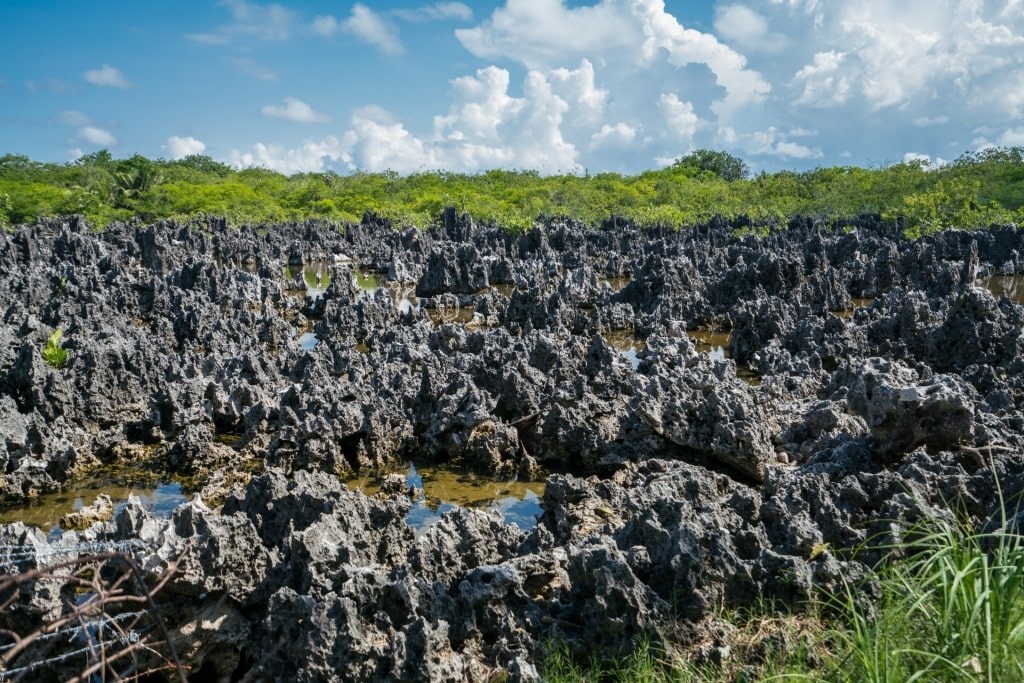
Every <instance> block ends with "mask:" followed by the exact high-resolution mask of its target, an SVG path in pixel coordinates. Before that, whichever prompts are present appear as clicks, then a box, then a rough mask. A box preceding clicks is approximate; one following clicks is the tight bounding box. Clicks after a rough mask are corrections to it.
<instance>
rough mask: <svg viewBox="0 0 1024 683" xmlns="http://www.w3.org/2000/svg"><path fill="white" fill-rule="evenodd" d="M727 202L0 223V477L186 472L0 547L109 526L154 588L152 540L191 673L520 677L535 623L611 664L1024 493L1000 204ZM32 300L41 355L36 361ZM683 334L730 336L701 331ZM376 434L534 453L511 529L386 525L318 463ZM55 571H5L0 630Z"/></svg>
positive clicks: (34, 555) (517, 462) (399, 515)
mask: <svg viewBox="0 0 1024 683" xmlns="http://www.w3.org/2000/svg"><path fill="white" fill-rule="evenodd" d="M746 227H749V221H748V222H743V221H739V222H737V223H735V224H730V223H728V222H727V221H724V220H722V219H715V220H713V221H711V222H709V223H708V224H705V225H700V226H696V227H693V228H688V229H683V230H671V229H668V228H658V229H651V230H641V229H638V228H636V227H635V226H632V225H630V224H629V223H628V222H626V221H623V220H621V219H616V220H613V221H609V222H608V223H607V224H606V225H604V226H600V227H596V228H588V227H587V226H584V225H582V224H579V223H576V222H573V221H568V220H547V221H541V222H538V224H537V225H536V226H535V227H534V228H533V229H531V230H528V231H526V232H524V233H521V234H515V233H511V232H508V231H506V230H503V229H501V228H500V227H496V226H491V225H480V224H476V223H474V222H473V221H472V220H470V219H469V218H468V217H466V216H460V215H458V214H457V213H456V212H455V211H453V210H446V211H445V212H444V213H443V214H442V215H441V216H440V218H439V219H438V221H437V222H436V223H435V224H434V225H432V226H429V227H428V228H427V229H423V230H405V231H398V230H394V229H392V227H391V225H390V223H389V221H387V220H386V219H382V218H380V217H377V216H375V215H373V214H370V213H368V214H367V215H366V216H365V217H364V220H363V221H362V222H361V223H360V224H353V225H345V226H336V225H330V224H323V223H316V222H309V223H304V224H286V225H276V226H262V227H258V228H257V227H255V226H244V227H242V228H238V229H236V228H231V227H229V226H227V224H226V222H225V221H222V220H219V219H206V220H202V221H194V222H191V223H177V222H164V223H159V224H156V225H150V226H145V227H139V226H138V225H123V224H115V225H112V226H110V227H108V228H106V229H104V230H100V231H95V232H94V231H92V230H91V229H90V228H89V226H87V225H85V224H84V221H82V220H81V219H80V218H77V217H71V218H67V219H55V220H45V221H40V222H39V223H37V224H34V225H25V226H18V227H17V228H15V229H14V230H13V231H12V232H0V499H2V502H3V503H4V504H17V503H19V502H23V501H25V500H27V499H28V498H30V497H31V496H34V495H36V494H38V493H43V492H47V491H55V490H59V489H61V488H63V487H66V486H68V485H69V484H71V483H73V482H74V481H75V479H76V477H77V476H79V474H82V473H84V472H87V471H89V470H91V469H93V468H95V467H97V466H99V465H111V464H118V463H122V464H123V463H125V462H128V461H133V462H136V461H141V462H142V463H143V466H144V467H147V468H149V469H153V470H156V471H162V472H164V473H166V474H178V475H187V476H189V477H191V478H192V480H193V481H194V482H195V483H194V484H193V487H192V488H193V489H194V492H198V493H200V494H201V495H200V496H199V497H197V498H195V499H193V500H192V501H191V502H189V503H187V504H185V505H182V506H180V507H178V508H177V509H176V510H175V511H174V513H173V514H172V515H171V517H170V519H161V518H157V517H154V516H153V515H152V514H151V513H150V512H149V511H147V510H145V509H144V508H143V507H142V506H141V505H139V504H138V501H135V502H132V503H130V504H129V505H128V507H127V508H125V509H124V510H122V511H121V512H120V513H119V514H118V515H117V516H116V517H115V519H114V520H113V521H99V522H97V523H95V524H93V525H92V526H90V527H89V528H87V529H85V530H82V531H77V532H71V531H69V532H65V533H64V534H63V535H59V536H56V537H53V538H50V539H47V538H46V537H45V536H44V535H43V534H41V533H40V532H39V531H37V530H33V529H30V528H28V527H26V526H25V525H23V524H20V523H19V524H13V525H8V526H5V527H0V547H2V549H0V571H3V572H4V573H7V574H13V573H18V572H24V571H30V570H33V569H37V568H40V567H45V566H48V565H47V563H52V562H53V559H52V558H53V557H56V556H57V555H60V556H61V557H68V556H69V555H70V556H75V555H74V553H76V552H79V551H78V550H73V549H76V548H79V547H80V545H79V544H82V543H99V544H103V543H108V544H115V545H116V547H126V548H131V552H132V553H133V556H134V557H136V559H137V562H138V564H139V566H140V567H141V569H142V571H143V572H144V573H145V574H146V575H147V577H148V579H149V580H151V581H154V582H155V581H156V580H157V577H158V576H159V575H160V574H161V572H163V571H165V570H167V569H168V568H170V567H174V569H175V571H174V573H173V575H172V576H171V579H170V580H169V581H168V582H167V583H166V585H165V586H164V587H163V589H162V593H161V594H160V598H161V604H166V605H170V606H172V607H170V608H168V611H167V612H166V614H165V617H164V618H165V620H166V622H167V625H168V628H169V630H170V635H171V637H172V640H173V642H175V643H176V647H177V649H178V651H179V652H181V653H182V654H183V656H184V658H185V660H186V663H187V665H188V666H190V667H192V668H193V670H200V669H203V668H204V666H205V667H206V669H205V670H207V671H212V672H214V673H215V674H216V675H217V676H220V677H226V678H234V679H238V680H241V679H246V678H248V679H254V678H255V679H258V678H260V677H262V678H263V679H265V680H359V681H378V680H379V681H385V680H408V681H412V680H424V679H425V680H431V681H475V680H487V679H488V678H491V680H499V679H501V677H507V678H508V679H509V680H535V679H536V678H537V677H538V675H539V672H538V669H537V666H538V662H539V658H540V657H541V655H542V651H543V647H544V644H545V642H548V641H549V639H551V638H556V639H558V640H560V641H562V642H564V643H566V644H567V645H568V646H569V647H570V648H571V650H572V651H573V652H574V653H576V654H578V655H580V656H582V657H591V656H608V657H614V656H615V655H616V654H619V653H622V652H625V651H627V650H628V649H629V648H630V647H631V644H632V643H634V642H636V638H638V637H639V636H644V635H646V636H648V637H657V634H658V632H659V626H660V625H661V624H664V623H665V622H666V621H667V620H670V619H675V620H682V621H683V622H685V623H695V622H698V621H699V620H702V619H706V618H708V617H710V616H713V612H714V610H715V609H716V608H717V607H718V606H721V605H725V606H728V607H743V606H750V605H756V604H762V601H764V600H768V601H772V600H774V601H777V602H778V603H779V604H784V605H794V604H797V605H798V604H800V602H801V601H804V600H807V599H809V598H810V597H811V596H813V595H814V594H815V593H816V592H819V591H823V590H824V591H828V590H835V589H838V588H839V587H840V586H842V585H844V582H850V581H856V580H857V579H859V578H860V577H866V576H870V574H871V571H872V570H873V568H874V563H875V562H877V561H879V560H880V559H881V557H882V555H883V554H884V551H883V550H882V548H883V547H884V545H885V544H886V543H888V542H891V541H893V540H898V539H899V538H900V537H901V534H903V533H904V532H905V531H906V530H907V528H908V527H909V526H910V525H912V524H914V523H916V522H917V521H919V520H921V519H924V518H926V517H928V516H943V517H946V518H950V517H951V515H953V514H954V512H953V511H954V510H955V511H957V512H958V513H960V514H967V515H968V516H969V520H970V522H971V523H973V524H975V525H977V526H978V528H993V525H997V524H998V523H1000V519H999V515H998V508H999V495H1000V493H999V492H1001V495H1002V496H1003V497H1004V499H1007V500H1009V499H1013V498H1014V496H1017V495H1018V494H1020V493H1021V491H1024V418H1022V416H1021V410H1022V408H1024V338H1022V334H1021V330H1022V328H1024V307H1022V306H1021V305H1020V304H1019V303H1017V302H1014V301H1011V300H1010V299H1008V298H1005V297H1003V298H999V299H997V298H995V297H993V296H992V295H991V294H990V293H989V292H988V291H987V290H985V289H984V288H983V287H982V286H981V284H982V282H983V280H982V278H984V277H985V276H987V275H990V274H1001V275H1014V274H1017V273H1020V272H1022V271H1024V258H1022V257H1021V256H1020V255H1021V254H1024V244H1022V242H1024V231H1021V230H1019V229H1017V228H1016V227H1015V226H1007V227H994V228H992V229H991V230H988V231H983V232H974V233H968V232H947V233H941V234H936V235H932V236H929V237H927V238H923V239H920V240H916V241H908V240H905V239H903V238H902V237H901V236H900V234H899V231H898V229H897V228H896V227H895V226H892V225H890V224H886V223H883V222H882V221H880V220H879V219H878V218H877V217H872V216H864V217H861V218H859V219H856V220H851V221H848V222H846V223H843V224H840V225H837V226H835V227H833V228H822V227H820V225H819V224H816V223H815V222H814V221H813V220H810V219H804V218H795V219H793V220H792V221H790V223H789V225H788V226H786V229H773V230H769V231H768V232H767V234H765V235H764V236H758V235H755V234H744V232H743V229H744V228H746ZM310 264H317V266H316V267H317V268H318V269H319V271H320V272H322V273H326V274H328V275H329V277H330V285H329V286H328V287H327V288H326V291H324V292H323V293H322V294H320V295H318V296H312V295H311V294H310V292H309V290H308V288H307V286H306V282H305V279H304V277H303V276H302V273H301V268H302V267H303V266H305V265H310ZM286 266H287V267H288V268H289V271H288V272H289V276H287V277H286V273H285V267H286ZM358 272H373V273H376V274H377V279H378V288H377V292H376V293H375V294H372V295H371V294H369V293H367V292H365V291H361V290H360V287H359V286H358V283H357V281H356V279H355V275H356V273H358ZM619 278H628V279H629V282H628V283H625V284H624V285H623V283H622V281H621V280H620V279H619ZM613 281H614V282H615V283H616V285H615V288H613V286H612V284H611V283H612V282H613ZM417 294H418V295H419V296H421V297H423V298H421V299H418V300H417V299H415V295H417ZM865 298H868V299H872V301H863V299H865ZM854 300H857V303H860V304H864V305H862V306H856V307H855V306H854ZM460 321H468V322H460ZM310 327H312V330H313V334H315V336H316V340H315V341H316V344H315V345H313V346H311V347H309V348H303V347H301V346H300V345H299V343H298V338H299V336H300V335H301V333H302V332H301V331H307V330H309V329H310ZM58 329H60V330H62V332H63V338H62V345H63V347H64V348H65V349H66V350H67V352H68V360H67V363H66V364H65V366H64V367H62V368H55V367H51V366H50V365H49V364H48V363H47V362H46V361H45V360H44V358H43V356H42V349H44V348H45V346H46V343H47V340H48V339H49V338H50V335H51V334H52V333H53V332H54V331H55V330H58ZM695 329H704V330H709V329H712V330H719V331H723V332H731V339H730V341H729V344H728V357H726V358H717V357H716V358H713V357H711V356H709V355H708V354H707V353H700V352H698V351H697V349H696V347H695V345H694V342H693V341H692V340H691V339H690V338H689V336H688V334H687V331H688V330H695ZM612 332H619V333H623V332H632V333H633V334H635V335H636V336H637V338H638V339H637V342H638V343H640V342H642V347H643V348H642V349H640V350H638V351H635V357H630V358H627V357H625V356H624V355H623V354H622V353H620V352H619V351H617V350H616V349H615V348H614V347H613V345H612V343H611V342H610V341H609V336H608V335H609V334H610V333H612ZM408 460H416V461H418V462H425V461H457V462H460V463H462V464H464V465H465V466H467V467H470V468H472V469H475V470H477V471H479V472H482V473H487V474H490V475H492V476H496V477H500V478H505V479H508V478H511V477H521V478H531V477H535V476H545V475H546V474H547V473H548V472H557V474H551V475H550V476H548V479H547V486H546V492H545V495H544V498H543V509H544V512H543V515H542V516H541V517H540V519H539V521H538V524H537V526H536V527H535V528H533V529H529V530H520V529H518V528H517V527H515V526H506V525H504V524H503V523H502V520H501V517H500V515H498V514H495V513H483V512H477V511H467V510H453V511H450V512H448V513H446V514H445V515H444V516H443V517H442V518H441V520H440V521H439V522H437V523H436V524H434V525H433V526H431V527H430V528H429V529H427V530H425V531H423V532H422V533H419V534H417V533H415V532H414V531H413V530H412V529H411V528H410V527H409V526H408V525H407V524H406V522H405V518H406V515H407V514H408V512H409V510H410V505H411V503H410V499H409V495H408V492H407V491H406V490H405V488H404V485H403V482H401V481H398V480H394V481H392V482H390V484H389V486H387V487H385V491H384V492H383V494H382V495H381V496H378V497H374V498H371V497H367V496H365V495H363V494H362V493H360V492H358V491H352V490H350V489H349V488H348V487H347V486H346V485H345V484H344V483H343V482H342V481H341V479H340V478H343V477H346V476H349V475H353V474H357V473H358V474H369V473H374V472H377V471H382V472H386V471H387V470H388V469H389V468H393V467H394V466H396V465H397V464H399V463H402V462H405V461H408ZM253 473H254V474H253ZM996 479H998V483H999V488H998V489H997V488H996V487H995V486H994V482H995V481H996ZM192 492H193V491H190V493H192ZM204 500H206V501H209V505H208V504H207V503H206V502H204ZM221 501H223V505H221V506H219V507H218V505H217V504H218V503H220V502H221ZM126 544H127V545H126ZM855 547H862V550H861V552H860V553H859V554H857V555H855V556H854V555H851V554H849V553H839V552H831V551H829V550H822V549H828V548H831V549H836V550H838V549H851V548H855ZM11 548H23V549H27V550H25V551H18V552H17V553H14V551H12V550H11ZM5 553H6V554H5ZM18 553H20V554H18ZM69 590H70V589H69V586H68V584H67V583H66V579H65V578H62V575H61V574H60V573H59V572H57V573H56V574H55V575H53V576H47V578H45V580H40V581H36V582H34V583H32V584H31V585H28V584H26V585H25V586H23V587H21V588H19V591H18V593H17V595H15V596H14V599H13V601H12V603H11V605H10V609H7V610H5V611H4V612H3V613H2V614H0V628H5V629H7V628H9V629H12V630H15V631H18V632H25V629H31V628H34V627H35V626H37V625H38V624H39V623H41V621H40V620H41V619H43V618H48V617H52V616H55V615H59V614H61V613H62V612H64V611H66V610H67V609H68V603H67V601H66V600H64V599H63V596H65V595H66V594H67V593H68V591H69ZM0 597H2V596H0ZM870 598H871V595H870V591H868V593H866V594H865V599H870ZM211 624H219V625H220V626H218V627H211V626H210V625H211ZM55 667H56V668H57V669H59V666H57V665H55ZM52 673H53V674H54V675H55V676H59V675H64V674H68V675H70V673H69V671H58V670H55V671H54V672H52ZM493 676H497V677H498V678H492V677H493Z"/></svg>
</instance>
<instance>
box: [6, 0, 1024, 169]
mask: <svg viewBox="0 0 1024 683" xmlns="http://www.w3.org/2000/svg"><path fill="white" fill-rule="evenodd" d="M0 41H2V44H3V45H4V53H5V55H6V57H5V59H4V60H2V61H0V154H2V153H14V154H25V155H28V156H29V157H31V158H33V159H36V160H41V161H69V160H73V159H75V158H77V157H79V156H81V155H82V154H88V153H91V152H95V151H97V150H99V149H104V148H106V149H109V150H110V151H111V152H112V153H113V154H114V155H115V156H118V157H123V156H130V155H131V154H134V153H136V152H138V153H141V154H143V155H145V156H148V157H153V158H155V157H164V158H176V157H180V156H182V155H185V154H189V153H202V154H207V155H209V156H211V157H213V158H215V159H218V160H220V161H224V162H226V163H230V164H233V165H235V166H239V167H242V166H250V165H256V166H266V167H269V168H273V169H276V170H279V171H282V172H285V173H294V172H300V171H321V170H328V169H333V170H336V171H338V172H340V173H347V172H351V171H354V170H366V171H381V170H387V169H391V170H395V171H398V172H401V173H409V172H415V171H423V170H435V169H446V170H455V171H468V172H473V171H479V170H486V169H489V168H510V169H537V170H539V171H541V172H544V173H556V172H583V171H589V172H591V173H595V172H599V171H618V172H623V173H637V172H640V171H643V170H645V169H651V168H659V167H661V166H664V165H666V164H668V163H670V162H671V161H672V160H673V159H675V158H678V157H679V156H681V155H684V154H686V153H688V152H690V151H692V150H693V149H697V148H714V149H723V150H727V151H729V152H731V153H733V154H736V155H737V156H740V157H742V158H743V159H745V160H746V161H747V162H748V163H749V164H750V165H751V167H752V168H754V169H755V170H768V171H775V170H780V169H793V170H803V169H807V168H813V167H815V166H833V165H859V166H877V165H880V164H888V163H892V162H897V161H902V160H904V159H912V158H921V159H925V160H927V161H928V163H931V164H941V163H943V162H944V161H948V160H951V159H954V158H956V157H957V156H959V155H961V154H963V153H964V152H966V151H973V150H976V149H980V148H983V147H986V146H991V145H998V146H1012V145H1024V0H991V1H988V0H960V1H953V0H949V1H943V0H899V1H891V0H843V1H842V2H840V1H838V0H832V1H830V0H741V1H737V2H732V1H728V2H726V1H719V2H682V1H672V2H663V1H659V0H601V1H599V2H597V1H592V2H578V1H573V2H569V1H567V0H506V1H504V2H472V3H468V2H467V3H463V2H433V3H431V2H416V1H415V0H413V1H411V2H363V3H350V2H314V1H312V0H304V1H300V0H294V1H292V0H282V1H281V2H277V3H263V2H255V1H254V2H249V1H246V0H222V1H217V0H209V1H196V0H182V1H179V2H175V3H161V2H118V1H114V0H93V1H91V2H81V0H77V1H50V2H45V3H42V2H37V1H35V0H33V1H31V2H29V1H21V0H5V2H3V3H2V5H0Z"/></svg>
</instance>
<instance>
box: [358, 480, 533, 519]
mask: <svg viewBox="0 0 1024 683" xmlns="http://www.w3.org/2000/svg"><path fill="white" fill-rule="evenodd" d="M400 471H401V470H400ZM401 472H402V473H404V474H405V485H406V487H407V488H414V489H415V498H414V499H413V506H412V509H411V510H410V511H409V514H408V516H407V517H406V522H407V523H408V524H409V526H411V527H412V528H413V529H415V530H416V533H422V532H423V531H425V530H426V529H427V528H428V527H430V525H431V524H433V523H434V522H436V521H437V520H439V519H440V518H441V516H442V515H443V514H444V513H445V512H447V511H449V510H454V509H457V508H472V509H477V510H497V511H498V512H500V513H501V515H502V517H503V518H504V519H505V523H506V524H515V525H516V526H518V527H519V528H520V529H523V530H529V529H532V528H533V527H535V526H536V525H537V517H538V516H540V514H541V513H542V512H543V509H542V508H541V505H540V499H541V497H543V495H544V482H543V481H529V482H520V481H497V480H495V479H492V478H490V477H487V476H485V475H480V474H474V473H472V472H469V471H467V470H462V469H458V468H455V467H451V466H448V465H430V466H427V465H423V466H420V467H417V466H416V465H414V464H410V465H409V466H408V469H406V470H404V471H401ZM347 483H348V486H349V487H350V488H352V489H353V490H360V491H362V492H363V493H365V494H367V495H370V496H372V495H376V494H377V493H379V492H380V479H379V478H377V477H358V478H355V479H351V480H349V481H348V482H347Z"/></svg>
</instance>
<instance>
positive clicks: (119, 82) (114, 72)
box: [82, 64, 131, 88]
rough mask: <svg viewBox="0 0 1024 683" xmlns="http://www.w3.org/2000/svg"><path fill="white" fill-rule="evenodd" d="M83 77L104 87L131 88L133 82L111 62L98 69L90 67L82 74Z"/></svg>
mask: <svg viewBox="0 0 1024 683" xmlns="http://www.w3.org/2000/svg"><path fill="white" fill-rule="evenodd" d="M82 78H84V79H85V80H86V82H88V83H92V84H93V85H98V86H100V87H103V88H130V87H131V83H129V82H128V79H126V78H125V77H124V74H123V73H121V70H120V69H116V68H114V67H112V66H110V65H109V64H104V65H103V66H101V67H100V68H98V69H90V70H88V71H86V72H85V73H84V74H82Z"/></svg>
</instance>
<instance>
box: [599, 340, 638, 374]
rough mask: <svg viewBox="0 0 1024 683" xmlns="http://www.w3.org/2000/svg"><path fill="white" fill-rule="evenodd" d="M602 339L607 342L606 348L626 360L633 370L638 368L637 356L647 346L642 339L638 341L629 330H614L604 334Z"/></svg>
mask: <svg viewBox="0 0 1024 683" xmlns="http://www.w3.org/2000/svg"><path fill="white" fill-rule="evenodd" d="M604 338H605V341H607V342H608V346H610V347H612V348H613V349H615V350H616V351H618V352H619V355H620V356H622V357H623V358H625V359H626V360H628V361H629V363H630V365H632V366H633V369H634V370H636V369H637V368H639V367H640V358H639V357H638V356H637V354H638V353H640V352H641V351H643V350H644V349H645V348H647V344H646V343H645V342H644V340H643V339H640V338H639V337H637V336H636V334H635V333H634V332H630V331H629V330H615V331H613V332H609V333H608V334H606V335H605V336H604Z"/></svg>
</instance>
